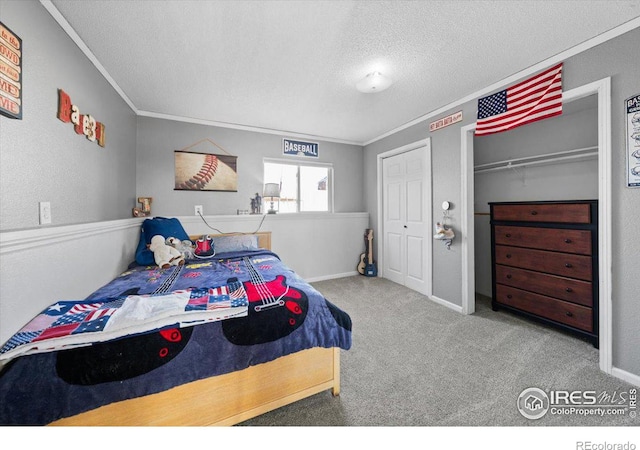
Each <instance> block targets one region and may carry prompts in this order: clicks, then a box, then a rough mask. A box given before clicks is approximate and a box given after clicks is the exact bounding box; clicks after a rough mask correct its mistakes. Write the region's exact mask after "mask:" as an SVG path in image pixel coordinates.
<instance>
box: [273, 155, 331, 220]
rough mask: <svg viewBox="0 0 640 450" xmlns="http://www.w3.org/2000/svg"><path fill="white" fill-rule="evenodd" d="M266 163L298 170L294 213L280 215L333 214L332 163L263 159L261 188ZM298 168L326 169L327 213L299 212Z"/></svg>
mask: <svg viewBox="0 0 640 450" xmlns="http://www.w3.org/2000/svg"><path fill="white" fill-rule="evenodd" d="M266 163H270V164H283V165H284V164H286V165H289V166H296V167H297V168H298V177H297V183H298V186H297V199H296V211H295V212H290V213H280V214H326V213H333V205H334V201H333V200H334V190H333V164H332V163H323V162H316V161H306V160H299V161H295V160H290V159H281V158H263V160H262V178H263V179H262V186H263V187H264V183H265V180H264V165H265V164H266ZM300 167H323V168H325V169H327V189H328V190H329V195H328V199H327V201H328V205H327V211H300Z"/></svg>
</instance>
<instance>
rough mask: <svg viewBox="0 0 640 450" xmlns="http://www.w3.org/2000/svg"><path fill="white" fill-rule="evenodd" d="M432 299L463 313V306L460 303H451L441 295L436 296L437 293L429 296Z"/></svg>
mask: <svg viewBox="0 0 640 450" xmlns="http://www.w3.org/2000/svg"><path fill="white" fill-rule="evenodd" d="M429 299H430V300H432V301H434V302H435V303H437V304H439V305H442V306H446V307H447V308H449V309H452V310H454V311H455V312H458V313H460V314H462V306H460V305H455V304H453V303H451V302H450V301H448V300H445V299H442V298H440V297H436V296H435V295H432V296H431V297H429Z"/></svg>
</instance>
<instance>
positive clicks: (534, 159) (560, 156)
mask: <svg viewBox="0 0 640 450" xmlns="http://www.w3.org/2000/svg"><path fill="white" fill-rule="evenodd" d="M597 149H598V147H597V146H595V147H584V148H578V149H575V150H566V151H563V152H556V153H547V154H544V155H538V156H526V157H522V158H514V159H511V160H505V161H497V162H493V163H487V164H480V165H477V166H475V167H474V172H476V173H481V172H490V171H495V170H504V169H512V168H516V167H524V166H532V165H537V164H547V163H551V162H556V161H566V160H571V159H578V158H587V157H589V158H590V157H592V156H597V155H598V152H597V151H596V152H593V151H591V150H597Z"/></svg>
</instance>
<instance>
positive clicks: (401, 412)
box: [242, 275, 640, 427]
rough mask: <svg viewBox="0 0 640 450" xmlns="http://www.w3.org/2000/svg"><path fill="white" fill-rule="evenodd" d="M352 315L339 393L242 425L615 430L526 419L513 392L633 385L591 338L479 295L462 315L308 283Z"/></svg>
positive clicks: (365, 290)
mask: <svg viewBox="0 0 640 450" xmlns="http://www.w3.org/2000/svg"><path fill="white" fill-rule="evenodd" d="M313 286H314V287H315V288H316V289H317V290H318V291H320V292H321V293H322V294H324V296H325V297H326V298H327V299H328V300H330V301H331V302H332V303H334V304H336V305H337V306H339V307H341V308H342V309H344V310H345V311H346V312H348V313H349V315H350V316H351V318H352V320H353V346H352V348H351V349H350V350H348V351H342V353H341V358H342V360H341V369H342V370H341V373H342V391H341V394H340V396H339V397H333V396H332V395H331V393H330V392H329V391H326V392H322V393H320V394H317V395H314V396H312V397H310V398H307V399H304V400H301V401H299V402H296V403H294V404H292V405H288V406H285V407H283V408H280V409H278V410H276V411H273V412H270V413H267V414H264V415H262V416H260V417H257V418H255V419H251V420H249V421H246V422H244V423H243V424H242V425H255V426H267V425H281V426H600V425H602V426H615V427H617V426H623V425H639V424H640V421H639V420H638V419H637V418H635V419H634V418H630V417H629V414H625V415H624V416H605V417H594V416H590V417H584V416H578V415H575V414H573V415H551V414H549V413H548V414H547V415H546V416H545V417H543V418H541V419H539V420H530V419H526V418H524V417H523V416H522V415H521V414H520V413H519V412H518V410H517V408H516V402H517V399H518V396H519V395H520V393H521V392H522V391H523V390H524V389H525V388H529V387H538V388H540V389H542V390H545V391H549V390H569V391H573V390H592V391H597V392H598V393H600V392H603V391H606V392H607V393H609V394H613V393H621V392H625V393H628V392H629V389H631V388H633V386H631V385H629V384H627V383H625V382H622V381H620V380H618V379H617V378H613V377H611V376H608V375H606V374H605V373H603V372H601V371H600V369H599V368H598V350H597V349H595V348H594V347H593V346H592V345H591V344H590V343H588V342H586V341H583V340H581V339H579V338H576V337H574V336H571V335H568V334H565V333H564V332H562V331H558V330H556V329H554V328H550V327H546V326H544V325H541V324H538V323H534V322H531V321H528V320H526V319H523V318H520V317H517V316H515V315H513V314H510V313H507V312H494V311H492V310H491V308H490V304H489V302H488V299H485V298H478V299H477V301H476V311H477V312H476V313H475V314H473V315H470V316H465V315H462V314H460V313H457V312H455V311H453V310H450V309H449V308H446V307H444V306H441V305H439V304H436V303H434V302H432V301H430V300H429V299H428V298H426V297H425V296H422V295H420V294H418V293H416V292H414V291H412V290H409V289H406V288H404V287H402V286H400V285H397V284H395V283H392V282H389V281H387V280H384V279H381V278H368V277H363V276H360V275H358V276H354V277H347V278H341V279H336V280H328V281H322V282H318V283H313Z"/></svg>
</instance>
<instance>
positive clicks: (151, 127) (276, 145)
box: [136, 117, 364, 216]
mask: <svg viewBox="0 0 640 450" xmlns="http://www.w3.org/2000/svg"><path fill="white" fill-rule="evenodd" d="M283 137H287V136H286V135H283V136H279V135H274V134H267V133H256V132H251V131H243V130H235V129H229V128H220V127H214V126H208V125H199V124H192V123H185V122H178V121H172V120H165V119H156V118H150V117H139V118H138V145H137V183H136V192H137V195H138V196H144V197H146V196H150V197H153V204H152V205H151V206H152V208H151V209H152V213H153V214H154V215H160V216H162V215H177V216H188V215H193V214H194V205H203V208H204V215H205V216H208V215H225V214H236V212H237V210H238V209H250V199H251V197H253V196H255V194H256V192H258V193H262V186H263V179H262V178H263V165H262V164H263V163H262V162H263V158H264V157H269V158H282V159H287V160H294V161H301V162H304V161H305V159H303V158H301V157H292V156H283V155H282V138H283ZM203 139H211V140H212V141H214V142H215V143H216V144H218V145H219V146H220V147H222V148H223V149H224V150H226V151H227V152H228V153H231V154H232V155H235V156H237V157H238V161H237V172H238V192H190V191H174V189H173V187H174V150H181V149H184V148H186V147H189V146H191V145H192V144H194V143H196V142H199V141H201V140H203ZM302 140H304V139H302ZM317 142H319V150H318V153H319V157H318V158H317V160H316V159H313V160H311V159H308V160H310V161H317V162H324V163H333V168H334V189H335V212H361V211H364V201H363V194H362V185H363V164H362V161H363V149H362V147H360V146H356V145H346V144H338V143H333V142H325V141H317ZM190 150H192V151H196V152H207V153H220V154H224V152H222V151H221V150H220V149H218V148H216V147H215V146H214V145H212V144H210V143H209V142H203V143H201V144H199V145H197V146H195V147H192V148H191V149H190Z"/></svg>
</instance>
